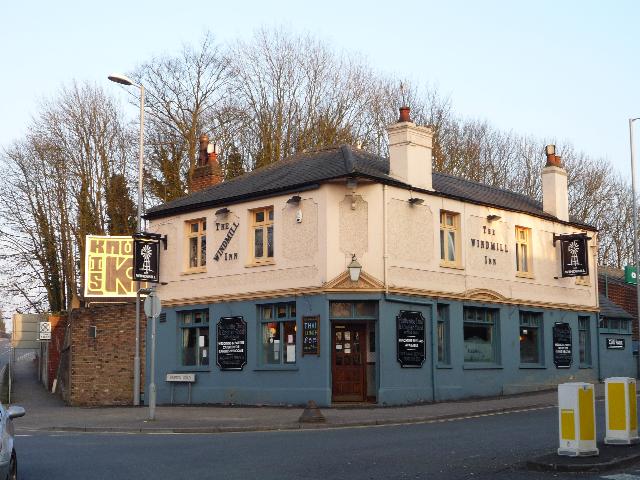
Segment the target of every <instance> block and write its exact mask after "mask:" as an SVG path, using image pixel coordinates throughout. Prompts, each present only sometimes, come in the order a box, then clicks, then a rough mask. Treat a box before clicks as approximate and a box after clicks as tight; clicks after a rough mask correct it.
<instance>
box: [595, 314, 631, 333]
mask: <svg viewBox="0 0 640 480" xmlns="http://www.w3.org/2000/svg"><path fill="white" fill-rule="evenodd" d="M600 330H601V331H606V333H619V334H621V335H624V334H628V333H631V321H630V320H627V319H624V318H601V319H600Z"/></svg>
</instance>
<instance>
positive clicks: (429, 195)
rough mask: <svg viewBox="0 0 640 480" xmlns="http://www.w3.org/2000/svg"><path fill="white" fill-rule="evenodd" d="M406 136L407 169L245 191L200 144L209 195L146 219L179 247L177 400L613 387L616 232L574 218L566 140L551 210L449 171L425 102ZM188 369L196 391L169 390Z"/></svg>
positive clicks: (345, 157)
mask: <svg viewBox="0 0 640 480" xmlns="http://www.w3.org/2000/svg"><path fill="white" fill-rule="evenodd" d="M388 135H389V157H390V158H382V157H379V156H376V155H373V154H371V153H368V152H366V151H364V150H362V149H359V148H356V147H353V146H349V145H341V146H337V147H334V148H326V149H322V150H318V151H313V152H305V153H301V154H299V155H296V156H293V157H291V158H288V159H286V160H284V161H281V162H278V163H275V164H272V165H269V166H266V167H263V168H260V169H257V170H255V171H252V172H250V173H247V174H244V175H242V176H240V177H238V178H234V179H232V180H229V181H221V175H220V168H219V165H218V163H217V157H216V153H215V151H212V150H215V149H211V148H210V147H209V148H208V146H209V140H208V138H207V136H206V135H203V136H201V138H200V157H199V161H198V166H197V167H196V169H195V171H194V172H193V176H192V183H191V186H192V190H191V193H190V194H189V195H187V196H185V197H182V198H179V199H176V200H173V201H171V202H168V203H165V204H162V205H158V206H156V207H153V208H151V209H150V210H148V211H147V214H146V218H147V219H148V221H149V231H151V232H155V233H157V234H159V235H161V236H162V237H163V239H165V245H166V246H165V248H161V249H160V264H161V279H160V280H161V282H163V284H161V285H159V286H158V289H157V291H158V294H159V296H160V297H161V298H162V304H163V314H162V315H161V317H160V318H159V322H158V324H157V352H158V353H157V359H156V372H157V377H156V379H155V383H156V386H157V392H158V403H160V404H168V403H172V402H173V403H187V402H188V401H190V402H192V403H215V404H272V405H279V404H292V405H301V404H305V403H306V402H307V401H308V400H314V401H315V402H316V403H317V404H318V405H320V406H326V405H331V404H333V403H338V402H371V403H376V404H379V405H400V404H410V403H415V402H429V401H439V400H447V399H460V398H465V397H471V396H487V395H500V394H511V393H519V392H526V391H533V390H539V389H545V388H552V387H553V386H555V385H557V384H558V383H562V382H567V381H589V382H594V381H598V379H599V378H600V371H599V368H600V350H599V342H598V335H599V332H598V311H599V303H598V293H597V276H596V275H597V272H596V271H595V265H596V255H597V230H596V228H594V227H593V226H589V225H584V224H581V223H579V222H576V221H573V220H572V219H570V218H569V214H568V197H567V173H566V171H565V170H564V168H563V166H562V163H561V159H560V157H559V156H556V155H555V151H554V147H553V146H551V145H550V146H548V147H547V151H546V166H545V167H544V169H543V172H542V188H543V202H542V204H541V203H539V202H537V201H535V200H533V199H532V198H529V197H526V196H523V195H519V194H516V193H513V192H510V191H506V190H502V189H498V188H495V187H491V186H488V185H483V184H480V183H476V182H472V181H468V180H463V179H461V178H457V177H454V176H451V175H445V174H440V173H433V172H432V161H431V160H432V140H433V133H432V130H431V129H430V128H428V127H423V126H417V125H415V124H414V123H413V122H411V120H410V117H409V109H408V108H406V107H403V108H401V109H400V119H399V121H398V122H397V123H395V124H393V125H391V126H389V127H388ZM541 157H542V155H541ZM541 161H542V158H541ZM150 331H151V328H148V329H147V332H150ZM150 341H151V339H150V338H149V337H148V338H147V342H150ZM147 344H149V343H147ZM608 352H609V354H610V355H619V356H620V358H622V357H621V356H622V355H624V356H625V360H624V361H620V362H613V363H612V366H615V365H623V364H624V362H625V361H627V360H628V361H629V362H631V358H632V357H631V353H630V350H629V349H619V350H609V351H608ZM626 357H628V358H626ZM146 361H147V365H148V364H149V362H150V359H149V352H148V351H147V359H146ZM615 370H616V369H615V368H613V367H612V368H610V369H609V371H608V372H607V373H608V374H611V375H616V374H618V373H621V374H622V373H624V374H626V373H625V372H622V371H621V372H617V371H615ZM145 371H146V375H147V378H146V384H147V385H148V384H149V378H148V369H145ZM180 373H188V374H193V375H190V376H189V377H188V378H191V379H192V380H193V381H191V383H189V384H188V385H187V384H186V383H185V384H180V383H178V384H176V383H174V382H168V381H166V379H168V378H174V377H167V375H169V374H180Z"/></svg>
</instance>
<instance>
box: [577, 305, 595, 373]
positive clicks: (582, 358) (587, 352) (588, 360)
mask: <svg viewBox="0 0 640 480" xmlns="http://www.w3.org/2000/svg"><path fill="white" fill-rule="evenodd" d="M583 332H586V333H584V334H583ZM583 338H584V339H585V340H586V341H585V342H584V349H583V348H582V342H583ZM583 353H584V355H583ZM578 359H579V364H580V368H591V367H592V366H593V356H592V352H591V317H589V316H586V315H579V316H578Z"/></svg>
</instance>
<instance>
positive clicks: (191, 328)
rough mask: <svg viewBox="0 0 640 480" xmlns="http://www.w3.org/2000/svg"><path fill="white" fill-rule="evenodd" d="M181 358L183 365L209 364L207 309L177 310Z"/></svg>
mask: <svg viewBox="0 0 640 480" xmlns="http://www.w3.org/2000/svg"><path fill="white" fill-rule="evenodd" d="M178 317H179V328H180V333H181V345H180V349H181V355H180V356H181V360H182V365H183V366H185V367H200V366H207V365H209V311H208V310H191V311H188V312H179V314H178Z"/></svg>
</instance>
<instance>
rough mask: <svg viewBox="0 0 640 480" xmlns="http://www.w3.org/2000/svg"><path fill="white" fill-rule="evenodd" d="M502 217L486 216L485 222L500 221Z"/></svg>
mask: <svg viewBox="0 0 640 480" xmlns="http://www.w3.org/2000/svg"><path fill="white" fill-rule="evenodd" d="M501 218H502V217H501V216H500V215H487V221H488V222H493V221H495V220H500V219H501Z"/></svg>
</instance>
